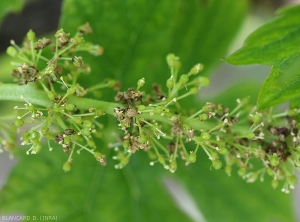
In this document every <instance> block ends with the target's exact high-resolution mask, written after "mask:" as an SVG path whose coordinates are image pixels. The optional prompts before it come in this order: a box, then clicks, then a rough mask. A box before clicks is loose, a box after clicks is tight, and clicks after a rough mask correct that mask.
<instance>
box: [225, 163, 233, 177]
mask: <svg viewBox="0 0 300 222" xmlns="http://www.w3.org/2000/svg"><path fill="white" fill-rule="evenodd" d="M231 171H232V167H231V166H229V165H227V166H226V167H225V173H226V174H227V175H228V176H231Z"/></svg>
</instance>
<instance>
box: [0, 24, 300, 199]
mask: <svg viewBox="0 0 300 222" xmlns="http://www.w3.org/2000/svg"><path fill="white" fill-rule="evenodd" d="M91 33H92V29H91V27H90V26H89V25H88V24H85V25H83V26H81V27H79V28H78V31H77V33H76V34H75V35H74V36H73V37H70V34H69V33H65V32H64V30H62V29H61V30H59V31H57V33H56V34H55V40H54V41H51V40H49V39H46V38H42V39H38V40H37V39H36V36H35V34H34V32H33V31H29V32H28V34H27V37H26V39H25V42H24V44H23V47H19V46H17V45H16V44H15V42H14V41H11V44H12V45H11V46H10V47H9V48H8V49H7V53H8V54H9V55H11V56H12V57H15V58H18V59H20V60H22V61H23V62H22V63H13V64H14V65H15V66H16V68H15V69H14V70H13V72H12V75H13V77H14V78H15V80H16V82H17V83H18V84H19V85H35V86H34V87H36V88H38V87H39V88H40V89H42V90H40V91H36V92H41V95H42V102H41V101H40V103H39V105H35V104H33V103H32V102H31V100H32V99H34V97H32V96H30V95H26V94H24V95H20V100H21V101H23V102H25V103H24V105H22V106H15V111H16V112H17V115H16V116H15V117H7V118H5V119H6V120H7V121H11V119H12V118H13V121H14V125H13V126H11V125H8V124H6V123H2V121H1V129H2V130H1V132H2V134H1V137H0V142H1V144H0V151H1V152H2V151H3V149H2V147H4V149H5V150H7V151H10V152H13V150H14V149H16V145H15V142H16V133H15V132H16V128H19V132H20V133H21V132H22V131H23V133H22V137H21V145H26V146H29V149H28V150H27V151H26V153H27V154H37V153H38V152H39V151H40V150H41V149H42V147H43V145H42V144H43V141H44V140H46V141H47V143H48V147H49V150H50V151H51V150H52V149H53V148H52V145H53V144H55V143H57V144H58V145H59V146H60V147H61V149H62V152H65V153H66V155H67V160H66V162H65V163H64V164H63V170H64V171H65V172H67V171H70V170H71V167H72V155H73V154H74V151H75V153H78V154H79V153H80V152H81V151H82V150H84V151H87V152H89V153H91V154H92V155H93V158H95V159H96V161H98V162H100V164H101V165H103V166H105V165H106V162H107V160H106V154H105V153H106V152H107V150H106V149H105V148H106V147H105V146H101V149H100V148H99V146H98V144H97V143H98V142H97V140H96V139H101V132H103V127H104V126H103V125H102V123H101V122H100V121H101V118H102V116H104V115H105V114H109V115H112V116H113V117H114V118H115V119H116V120H117V121H118V124H117V125H116V129H115V131H116V130H117V128H118V130H119V132H121V133H119V134H118V138H117V141H115V142H116V143H114V144H111V143H110V144H109V145H108V147H113V148H114V150H115V152H114V155H113V157H112V158H113V159H114V160H115V161H117V163H116V164H115V168H117V169H120V168H123V167H125V166H126V164H127V163H128V162H129V161H130V158H132V156H133V155H134V154H135V153H137V152H139V151H141V150H142V151H144V152H147V153H148V154H149V164H150V165H151V166H153V165H155V164H156V163H158V164H161V165H162V166H163V168H164V169H166V170H168V171H170V172H172V173H174V172H175V171H176V169H177V165H178V162H179V161H184V163H185V164H186V165H190V164H192V163H195V162H197V159H198V158H203V157H202V155H203V154H205V155H206V156H207V158H208V159H209V160H210V161H211V168H213V169H216V170H219V169H224V171H225V172H226V173H227V174H228V175H229V176H230V175H231V174H232V173H233V172H232V171H233V170H232V169H233V166H237V168H238V170H237V174H238V175H239V176H241V177H242V178H243V179H245V180H246V181H247V182H254V181H256V180H257V179H258V178H259V179H260V180H261V181H262V180H264V177H265V175H269V176H270V177H271V178H272V179H273V180H272V187H273V188H276V187H277V186H278V183H279V181H280V180H282V181H284V185H283V188H282V191H283V192H285V193H288V192H289V190H290V189H293V188H294V186H295V184H296V183H297V178H296V177H295V172H294V171H295V170H296V169H299V168H300V133H299V130H298V128H299V123H298V121H297V120H298V118H299V113H300V110H298V109H291V110H288V111H284V112H279V113H276V112H275V111H274V110H273V109H269V110H264V111H259V110H257V109H256V108H255V106H254V107H253V106H251V105H250V104H248V98H245V99H237V101H236V106H235V108H233V109H229V108H227V107H225V106H223V105H222V104H216V103H214V102H207V103H205V104H203V105H202V106H199V107H197V110H196V111H190V110H186V109H184V106H183V105H182V101H183V100H185V99H186V98H187V97H190V96H193V95H195V94H197V93H198V92H199V90H201V89H202V87H206V86H208V85H209V83H210V80H209V79H208V78H207V77H205V76H202V75H201V71H202V69H203V68H204V66H203V65H202V64H200V63H199V64H196V65H195V66H194V67H192V68H191V69H190V70H189V71H188V72H187V73H185V74H180V73H179V71H180V67H181V64H180V60H179V58H178V57H176V56H175V55H174V54H169V55H167V58H166V60H167V64H168V66H169V68H170V77H169V78H167V79H166V82H165V85H164V86H161V85H153V92H144V91H142V88H143V86H144V85H145V84H146V78H141V79H139V80H138V81H137V85H136V88H129V89H127V90H126V91H120V89H121V84H120V82H119V81H117V80H114V79H105V80H104V81H103V82H100V83H97V84H96V85H94V86H91V87H89V88H84V87H83V86H81V85H80V84H79V83H78V82H77V80H78V77H79V76H80V75H81V74H82V73H89V72H90V71H91V69H90V67H89V66H88V65H87V64H85V63H84V61H83V58H82V57H81V56H79V55H77V53H78V52H79V51H87V52H89V53H91V54H92V55H95V56H98V55H101V54H102V53H103V48H102V47H101V46H98V45H93V44H92V43H89V42H85V40H84V36H85V35H86V34H91ZM51 42H53V43H54V46H53V47H52V48H51V46H52V44H51ZM44 50H51V51H52V57H51V58H47V57H45V56H44V54H43V51H44ZM66 73H68V74H66ZM103 88H111V89H113V90H116V91H118V92H117V94H116V95H115V97H114V100H115V101H116V103H113V102H105V101H99V100H90V99H85V98H82V97H85V95H86V94H88V93H94V95H96V93H95V92H97V91H98V90H102V89H103ZM43 95H44V97H43ZM1 118H2V117H1ZM3 118H4V117H3ZM4 122H5V121H4ZM200 150H202V151H203V152H200ZM257 160H259V161H257ZM254 162H256V164H254ZM257 162H259V163H257Z"/></svg>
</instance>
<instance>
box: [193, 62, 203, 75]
mask: <svg viewBox="0 0 300 222" xmlns="http://www.w3.org/2000/svg"><path fill="white" fill-rule="evenodd" d="M203 68H204V65H203V64H201V63H198V64H196V65H195V66H194V67H193V68H192V69H191V71H190V73H191V74H193V75H196V74H198V73H199V72H200V71H202V70H203Z"/></svg>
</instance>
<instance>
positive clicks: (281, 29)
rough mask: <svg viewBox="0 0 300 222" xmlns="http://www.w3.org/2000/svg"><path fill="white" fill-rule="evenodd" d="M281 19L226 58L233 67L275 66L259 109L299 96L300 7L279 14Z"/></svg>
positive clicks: (254, 33)
mask: <svg viewBox="0 0 300 222" xmlns="http://www.w3.org/2000/svg"><path fill="white" fill-rule="evenodd" d="M277 14H278V17H277V18H276V19H274V20H273V21H271V22H269V23H267V24H266V25H264V26H262V27H260V28H259V29H257V30H256V31H255V32H253V33H252V34H251V35H250V36H249V37H248V38H247V39H246V40H245V45H244V46H243V47H242V48H241V49H239V50H238V51H236V52H235V53H233V54H232V55H230V56H229V57H228V58H226V61H227V62H229V63H231V64H234V65H246V64H257V63H258V64H267V65H272V66H273V68H272V71H271V74H270V76H269V77H268V78H267V79H266V81H265V83H264V84H263V86H262V89H261V91H260V95H259V97H258V102H257V105H258V108H259V109H263V108H267V107H270V106H272V105H275V104H279V103H282V102H287V101H290V100H292V99H294V98H296V97H299V92H298V89H299V86H300V85H299V65H298V64H299V56H298V55H299V53H300V48H299V47H298V46H299V44H300V38H299V37H300V5H295V6H292V7H287V8H284V9H281V10H279V11H278V13H277Z"/></svg>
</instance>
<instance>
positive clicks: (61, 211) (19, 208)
mask: <svg viewBox="0 0 300 222" xmlns="http://www.w3.org/2000/svg"><path fill="white" fill-rule="evenodd" d="M246 5H247V4H246V1H236V0H222V1H221V0H211V1H196V0H193V1H188V2H187V1H184V0H176V1H146V0H139V1H137V0H135V1H133V0H130V1H116V0H110V1H103V0H90V1H82V0H66V1H65V2H64V5H63V15H62V18H61V27H63V28H64V29H65V30H66V31H67V32H72V33H74V32H75V30H76V28H77V27H78V26H79V25H81V24H83V23H85V22H90V24H91V26H92V27H93V30H94V34H93V35H92V36H90V37H89V38H88V39H87V40H89V41H92V42H96V43H99V44H101V45H103V46H104V48H105V54H104V55H103V57H99V58H92V57H86V56H83V57H84V61H85V62H86V63H89V64H90V65H91V67H92V70H93V71H92V72H93V75H90V76H84V78H82V79H81V80H82V81H83V82H84V83H85V84H86V85H90V84H91V83H95V82H97V81H102V79H104V78H116V79H120V80H122V83H123V85H124V87H123V88H125V89H126V87H135V85H136V81H137V80H138V79H139V78H142V77H145V78H146V84H147V86H148V88H149V87H151V84H152V83H154V82H158V83H161V84H164V82H165V80H166V79H167V78H169V76H170V74H169V70H168V68H167V65H166V62H165V56H166V55H167V54H168V53H170V52H173V53H175V54H176V55H178V56H180V57H181V58H182V63H183V69H182V70H183V72H187V71H188V70H189V69H190V68H191V67H192V66H193V65H194V64H195V63H198V62H202V63H203V64H204V65H205V66H206V70H210V69H212V68H213V66H214V65H215V64H216V63H217V62H218V60H219V58H220V57H221V56H222V55H223V54H224V53H225V51H226V49H227V47H228V45H229V43H230V41H231V40H232V37H233V36H234V34H235V32H236V31H237V29H238V27H239V25H240V23H241V21H242V18H243V16H244V13H245V11H246ZM224 20H226V23H224ZM220 33H221V34H220ZM103 97H104V98H109V99H111V98H112V95H103ZM111 122H113V121H111ZM113 124H115V122H113ZM109 127H111V126H109V125H108V129H107V130H105V133H106V135H105V136H104V138H106V139H111V138H112V137H113V136H112V135H114V134H113V132H112V130H110V128H109ZM113 127H116V125H113ZM110 142H112V141H110ZM103 144H105V143H104V142H99V143H98V144H97V145H98V146H99V147H100V148H101V147H102V146H103ZM22 153H23V154H21V155H20V156H19V163H18V165H17V166H16V167H15V169H13V171H12V173H11V175H10V177H9V179H8V182H7V184H6V185H5V187H4V188H3V190H2V191H1V193H0V213H7V212H11V213H16V212H22V213H23V214H24V215H35V216H39V215H57V216H58V221H75V222H77V221H78V222H81V221H91V222H93V221H191V219H190V218H189V217H188V216H187V215H186V214H184V213H183V212H182V211H181V210H180V209H179V208H178V207H177V204H176V203H175V202H174V201H173V199H172V198H171V196H170V195H169V193H168V192H167V191H166V188H165V187H164V186H163V183H162V181H163V178H166V177H171V178H175V179H176V180H178V181H179V183H180V184H182V185H183V186H184V187H185V188H186V189H187V191H188V192H189V193H190V194H191V196H192V198H193V199H194V200H195V202H196V205H197V206H196V207H198V208H199V209H200V210H201V211H202V213H203V215H204V217H205V218H206V219H207V221H220V220H222V221H230V222H232V221H249V222H250V221H270V220H281V221H292V220H293V214H292V210H291V209H292V207H291V197H290V196H288V195H283V194H282V193H280V192H279V191H278V192H277V191H273V190H271V189H270V185H269V184H268V183H267V182H265V183H263V184H260V183H256V184H251V185H247V184H246V183H245V182H244V181H243V180H242V179H240V178H238V177H236V176H233V177H232V178H228V177H227V176H226V175H225V173H224V172H222V171H210V170H209V169H210V163H209V162H208V160H207V159H206V156H205V155H204V153H200V154H199V158H198V159H199V160H198V161H197V162H196V163H195V164H193V165H190V166H188V167H185V166H180V167H179V170H178V172H176V174H175V175H172V174H170V173H169V172H167V171H165V170H164V169H162V166H160V165H158V164H156V165H155V166H153V167H150V166H149V158H148V157H147V155H146V154H145V153H143V152H139V153H138V154H136V155H135V156H134V157H133V158H132V160H131V162H130V164H129V165H128V166H127V167H125V168H124V169H123V170H115V169H114V167H113V164H114V163H113V160H112V159H111V157H112V154H109V153H106V154H107V155H108V165H107V166H106V167H102V166H100V165H99V163H97V162H96V161H94V160H93V159H92V157H91V156H89V155H87V154H86V153H84V152H83V153H82V154H81V155H79V156H78V155H76V154H75V155H74V158H73V167H72V170H71V171H70V172H69V173H63V171H62V163H63V162H65V161H66V159H67V156H66V155H65V154H64V153H63V152H62V150H61V148H57V147H56V149H54V150H53V151H52V153H50V152H48V151H47V150H42V152H41V153H39V154H38V155H29V156H25V155H24V153H25V151H24V152H22ZM274 200H276V201H277V203H278V204H273V202H275V201H274ZM273 205H274V206H273ZM261 219H262V220H261Z"/></svg>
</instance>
